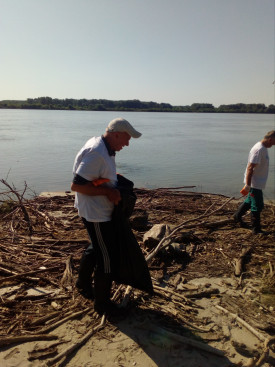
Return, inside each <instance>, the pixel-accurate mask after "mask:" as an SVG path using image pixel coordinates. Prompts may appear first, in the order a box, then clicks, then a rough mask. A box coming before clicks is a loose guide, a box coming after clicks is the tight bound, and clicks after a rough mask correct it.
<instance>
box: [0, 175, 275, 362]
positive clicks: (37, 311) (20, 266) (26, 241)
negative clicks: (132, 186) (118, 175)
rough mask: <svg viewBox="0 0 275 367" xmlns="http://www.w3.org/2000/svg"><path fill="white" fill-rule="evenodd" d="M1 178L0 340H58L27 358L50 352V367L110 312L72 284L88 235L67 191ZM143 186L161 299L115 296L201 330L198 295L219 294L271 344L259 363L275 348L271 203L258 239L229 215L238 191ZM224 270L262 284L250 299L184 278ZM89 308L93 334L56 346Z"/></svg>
mask: <svg viewBox="0 0 275 367" xmlns="http://www.w3.org/2000/svg"><path fill="white" fill-rule="evenodd" d="M1 182H2V184H3V185H4V186H5V191H3V192H2V195H1V197H0V199H1V200H0V216H1V221H0V329H1V332H0V347H4V346H5V347H8V346H11V345H14V344H15V343H23V342H26V341H33V340H57V342H56V343H54V344H51V347H50V348H49V349H47V350H46V351H34V353H33V354H32V355H30V360H31V359H39V358H42V357H43V358H48V360H47V362H46V365H48V366H52V365H55V364H57V363H59V361H63V360H64V358H67V357H68V355H70V354H71V353H72V352H73V351H75V350H76V349H77V348H79V347H80V346H81V345H83V344H84V343H85V341H87V340H88V339H89V338H90V337H91V336H92V335H93V334H94V333H95V332H96V331H97V330H99V329H102V328H103V327H106V320H105V318H104V317H103V318H102V320H99V319H98V317H97V316H96V314H94V311H93V307H92V304H91V302H90V301H88V300H85V299H84V298H82V296H80V295H79V294H78V292H77V291H76V289H75V279H76V276H77V267H78V264H79V260H80V256H81V254H82V251H83V250H84V248H86V246H87V245H88V243H89V241H88V237H87V234H86V232H85V230H84V229H83V226H82V223H81V220H80V219H79V218H78V216H77V214H76V211H75V210H74V208H73V196H72V195H70V194H69V193H68V194H67V195H65V196H54V197H35V198H32V199H25V197H24V196H25V194H26V191H27V186H26V189H25V190H24V191H23V192H21V193H19V192H18V191H16V190H15V188H14V187H12V186H10V185H9V184H8V183H7V182H6V181H4V180H2V181H1ZM136 193H137V196H138V200H137V203H136V209H135V212H134V215H133V217H132V218H131V223H132V227H133V230H134V233H135V235H136V237H137V238H138V240H139V242H140V244H141V246H142V249H143V251H144V255H145V257H146V259H147V261H148V264H149V269H150V271H151V274H152V278H153V282H154V291H155V294H156V296H155V297H153V298H146V297H145V296H144V295H142V294H141V293H140V292H137V291H135V294H134V296H133V292H132V290H131V288H130V287H125V286H117V285H115V286H114V289H113V298H114V299H116V300H117V301H118V302H121V305H122V307H123V306H125V305H127V304H128V303H129V302H131V299H133V298H134V299H135V302H136V304H138V306H139V307H140V308H147V309H152V310H158V311H159V313H160V314H161V315H165V314H166V315H169V316H170V317H172V318H173V319H175V320H177V321H178V322H179V323H180V324H184V325H186V326H188V327H189V328H190V329H191V330H195V331H196V332H197V333H199V334H203V333H209V332H210V331H211V330H212V328H213V325H212V324H211V323H210V322H209V325H207V323H205V325H203V326H202V325H201V320H197V319H196V315H197V314H198V308H199V306H198V305H197V304H196V303H195V302H194V300H195V299H198V298H203V297H212V296H215V297H220V303H219V304H218V305H216V307H217V309H219V310H220V312H222V313H225V314H227V315H231V316H232V317H235V318H236V319H237V321H238V322H240V323H241V324H242V325H243V326H245V327H247V328H248V329H250V331H251V332H252V333H253V334H254V335H255V336H257V338H258V339H259V340H260V341H261V342H262V343H264V344H263V352H262V353H260V354H259V353H258V354H257V355H256V357H255V356H253V357H252V358H250V359H249V361H248V363H249V364H247V366H248V365H249V366H261V365H262V364H263V363H264V361H266V360H267V358H268V355H269V352H270V348H272V347H273V345H274V340H273V339H272V335H274V334H273V333H274V331H275V319H274V317H273V316H272V310H273V309H272V307H273V306H272V304H271V303H268V304H267V305H265V304H264V303H262V301H261V300H262V299H261V291H263V290H266V291H267V290H268V292H269V294H270V295H271V296H272V295H273V296H274V293H272V292H274V233H275V225H274V207H273V206H272V205H270V206H268V207H267V208H266V214H265V224H266V225H267V226H268V227H269V228H268V229H269V230H270V234H269V235H267V236H265V237H263V238H262V237H257V238H254V237H252V236H251V233H250V232H248V231H247V230H243V229H240V228H237V229H236V226H235V224H234V223H233V220H232V214H233V212H234V210H235V209H236V207H237V205H238V204H236V202H234V200H233V198H227V197H223V196H220V195H210V194H200V193H192V192H185V191H182V190H169V189H157V190H145V189H137V190H136ZM160 224H161V225H162V227H163V226H164V228H165V230H164V232H162V234H157V235H156V237H155V238H154V239H153V240H152V241H151V244H149V242H150V241H149V242H148V243H147V242H146V241H145V240H144V236H145V234H146V233H147V232H148V231H149V230H150V229H151V228H152V227H154V225H160ZM152 244H153V245H152ZM190 264H192V267H191V266H190ZM225 275H227V276H237V283H238V287H240V288H244V287H246V288H247V289H248V288H250V289H253V288H255V284H257V286H258V287H257V290H256V293H254V296H253V302H252V303H251V304H249V305H248V304H247V303H246V299H235V298H228V297H227V298H226V297H224V298H222V297H221V295H220V291H219V290H217V289H214V288H211V287H210V288H209V287H205V288H200V287H198V286H190V285H189V284H188V283H187V282H188V281H189V280H190V279H194V278H199V277H200V276H209V277H211V276H225ZM247 280H248V281H247ZM249 280H250V282H249ZM245 281H246V282H245ZM272 289H273V290H272ZM268 292H267V293H268ZM168 301H169V302H168ZM167 304H168V306H167ZM259 304H260V306H261V310H262V313H261V315H260V316H259V307H258V306H259ZM255 305H257V307H255ZM256 313H257V317H256V316H255V315H256ZM84 315H89V316H90V317H91V327H90V329H89V332H88V333H87V334H85V335H84V336H83V337H82V338H81V339H80V340H79V341H78V342H77V343H73V344H72V345H70V346H69V347H68V348H66V349H63V350H62V352H58V346H59V345H60V343H61V342H62V341H60V340H59V338H58V335H55V334H54V331H55V330H56V329H57V328H58V327H59V326H60V325H62V324H65V323H66V322H68V321H69V320H73V319H77V318H79V317H83V316H84ZM251 324H252V325H251ZM49 332H51V334H49ZM166 332H168V331H166ZM177 337H179V336H177ZM182 338H184V337H182ZM185 343H189V344H192V345H193V347H196V348H201V349H203V350H205V349H206V350H207V351H209V352H211V353H216V354H223V353H221V352H220V351H217V350H214V349H213V348H211V347H209V346H207V345H205V344H204V343H200V342H198V341H193V340H190V339H188V340H187V339H186V340H185Z"/></svg>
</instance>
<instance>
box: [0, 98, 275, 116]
mask: <svg viewBox="0 0 275 367" xmlns="http://www.w3.org/2000/svg"><path fill="white" fill-rule="evenodd" d="M0 108H10V109H38V110H79V111H142V112H203V113H207V112H211V113H213V112H218V113H275V105H273V104H271V105H269V106H266V105H265V104H263V103H252V104H245V103H237V104H229V105H220V106H219V107H214V106H213V105H212V104H210V103H193V104H192V105H190V106H172V105H171V104H169V103H157V102H142V101H139V100H138V99H133V100H121V101H112V100H108V99H84V98H83V99H72V98H66V99H58V98H51V97H39V98H28V99H27V100H24V101H16V100H6V101H0Z"/></svg>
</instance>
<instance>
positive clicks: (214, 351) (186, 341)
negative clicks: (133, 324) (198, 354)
mask: <svg viewBox="0 0 275 367" xmlns="http://www.w3.org/2000/svg"><path fill="white" fill-rule="evenodd" d="M139 327H140V328H142V329H144V330H147V331H149V332H151V333H154V334H159V335H161V336H163V337H164V338H163V339H165V338H166V339H167V338H168V339H172V340H174V341H176V342H178V343H183V344H187V345H189V346H191V347H193V348H196V349H199V350H203V351H204V352H207V353H211V354H214V355H216V356H219V357H223V356H224V352H222V351H220V350H218V349H215V348H212V347H210V346H209V345H207V344H204V343H201V342H199V341H197V340H193V339H190V338H186V337H185V336H182V335H178V334H175V333H171V332H170V331H168V330H165V329H162V328H160V327H150V326H149V327H148V326H147V325H140V326H139Z"/></svg>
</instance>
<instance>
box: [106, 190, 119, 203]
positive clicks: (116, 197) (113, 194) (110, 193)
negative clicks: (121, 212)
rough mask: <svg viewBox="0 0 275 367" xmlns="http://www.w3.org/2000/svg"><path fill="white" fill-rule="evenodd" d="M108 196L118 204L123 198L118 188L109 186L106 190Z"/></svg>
mask: <svg viewBox="0 0 275 367" xmlns="http://www.w3.org/2000/svg"><path fill="white" fill-rule="evenodd" d="M106 196H107V198H108V199H109V200H110V201H111V202H112V203H114V204H115V205H117V204H118V203H119V202H120V200H121V196H120V192H119V190H118V189H112V188H108V189H107V190H106Z"/></svg>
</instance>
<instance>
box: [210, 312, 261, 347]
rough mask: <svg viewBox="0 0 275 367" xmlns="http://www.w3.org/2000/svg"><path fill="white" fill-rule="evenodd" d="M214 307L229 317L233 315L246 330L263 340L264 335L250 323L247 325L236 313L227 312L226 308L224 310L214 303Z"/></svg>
mask: <svg viewBox="0 0 275 367" xmlns="http://www.w3.org/2000/svg"><path fill="white" fill-rule="evenodd" d="M215 307H216V308H217V309H218V310H220V311H222V312H224V313H225V314H226V315H230V316H231V317H233V318H234V319H235V320H236V321H238V322H239V323H240V324H241V325H243V326H245V327H246V328H247V330H249V331H250V332H251V333H252V334H254V335H255V336H256V337H257V338H258V339H260V340H262V341H265V340H266V337H265V336H264V335H263V334H261V333H259V332H258V331H257V330H255V329H254V328H253V327H252V326H251V325H249V324H248V323H247V322H246V321H244V320H243V319H241V318H240V317H239V316H238V315H236V314H233V313H231V312H229V311H228V310H226V309H225V308H223V307H222V306H219V305H215Z"/></svg>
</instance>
